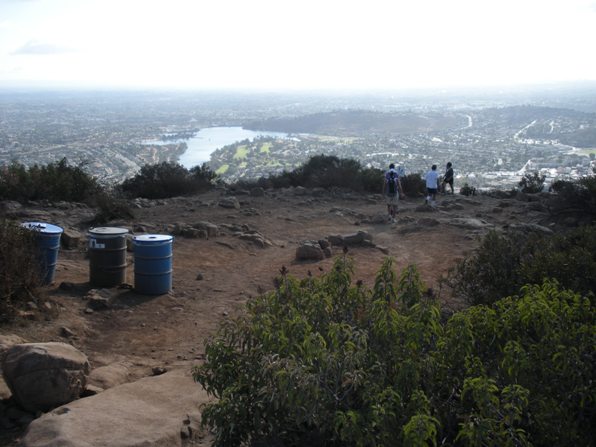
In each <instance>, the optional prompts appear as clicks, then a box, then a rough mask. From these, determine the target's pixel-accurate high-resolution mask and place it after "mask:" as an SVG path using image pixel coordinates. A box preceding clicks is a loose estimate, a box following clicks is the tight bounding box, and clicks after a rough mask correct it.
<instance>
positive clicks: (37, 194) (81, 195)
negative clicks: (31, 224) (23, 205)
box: [0, 158, 101, 202]
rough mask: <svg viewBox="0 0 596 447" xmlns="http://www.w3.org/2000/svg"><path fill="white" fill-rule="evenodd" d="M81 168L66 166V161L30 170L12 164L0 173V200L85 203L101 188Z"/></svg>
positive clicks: (20, 165)
mask: <svg viewBox="0 0 596 447" xmlns="http://www.w3.org/2000/svg"><path fill="white" fill-rule="evenodd" d="M83 168H84V165H80V166H70V165H69V164H68V161H67V159H66V158H63V159H62V160H60V161H59V162H55V163H50V164H48V165H45V166H38V165H34V166H32V167H30V168H27V167H25V166H24V165H22V164H19V163H17V162H13V163H11V164H10V165H9V166H7V167H5V168H4V169H3V170H0V199H3V200H18V201H21V202H23V201H28V200H44V199H45V200H52V201H67V202H85V201H87V200H89V199H90V198H91V197H93V196H94V195H95V194H96V193H97V192H98V191H100V190H101V187H100V186H99V184H98V183H97V181H96V180H95V179H94V178H93V177H91V176H90V175H89V174H87V173H86V172H85V170H84V169H83Z"/></svg>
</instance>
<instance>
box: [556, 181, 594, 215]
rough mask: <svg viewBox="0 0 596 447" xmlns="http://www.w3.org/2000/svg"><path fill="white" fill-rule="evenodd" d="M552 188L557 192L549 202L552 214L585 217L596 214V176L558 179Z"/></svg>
mask: <svg viewBox="0 0 596 447" xmlns="http://www.w3.org/2000/svg"><path fill="white" fill-rule="evenodd" d="M551 188H552V190H553V191H554V192H555V193H556V194H555V196H554V197H553V198H552V199H551V200H550V204H549V205H550V212H551V214H553V215H567V214H577V215H579V216H582V217H583V218H584V219H593V218H594V217H595V216H596V176H591V177H584V178H581V179H579V180H576V181H572V182H570V181H564V180H557V181H555V182H554V183H553V184H552V186H551Z"/></svg>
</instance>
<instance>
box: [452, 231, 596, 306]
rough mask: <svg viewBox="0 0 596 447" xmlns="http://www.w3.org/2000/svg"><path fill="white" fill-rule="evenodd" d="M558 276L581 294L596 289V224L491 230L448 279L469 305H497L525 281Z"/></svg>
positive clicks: (455, 292)
mask: <svg viewBox="0 0 596 447" xmlns="http://www.w3.org/2000/svg"><path fill="white" fill-rule="evenodd" d="M544 278H555V279H557V281H559V283H560V284H562V285H563V286H564V287H567V288H570V289H572V290H575V291H577V292H579V293H584V294H585V293H589V292H591V291H594V290H596V227H595V226H588V227H580V228H577V229H575V230H573V231H571V232H569V233H567V234H561V235H550V236H549V235H544V234H539V233H531V234H527V233H524V232H519V231H512V232H509V233H498V232H496V231H491V232H490V233H488V234H487V235H486V236H485V237H484V239H483V240H482V242H481V244H480V246H479V247H478V248H477V249H476V250H475V251H474V252H473V254H472V255H471V256H468V257H467V258H466V259H464V260H463V261H461V262H459V263H458V264H457V265H456V267H455V268H454V269H452V270H451V271H450V272H449V274H448V277H447V279H446V283H447V285H448V286H450V287H451V288H452V290H453V293H454V294H455V295H456V296H458V297H460V298H462V299H463V300H464V301H465V302H467V303H468V304H472V305H475V304H492V303H494V302H495V301H497V300H498V299H500V298H501V297H503V296H509V295H514V294H516V293H518V292H519V290H520V288H521V287H522V286H523V285H525V284H540V283H541V282H542V281H543V280H544Z"/></svg>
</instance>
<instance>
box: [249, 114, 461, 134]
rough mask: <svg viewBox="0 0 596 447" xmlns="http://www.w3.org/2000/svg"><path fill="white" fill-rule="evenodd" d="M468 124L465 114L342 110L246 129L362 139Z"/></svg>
mask: <svg viewBox="0 0 596 447" xmlns="http://www.w3.org/2000/svg"><path fill="white" fill-rule="evenodd" d="M466 124H467V120H466V117H465V116H464V115H462V114H452V113H436V112H431V113H413V112H402V113H381V112H372V111H366V110H339V111H334V112H325V113H314V114H311V115H304V116H298V117H282V118H270V119H265V120H259V121H250V122H248V123H245V124H244V125H243V127H244V128H246V129H251V130H268V131H277V132H287V133H312V134H319V135H337V136H362V135H363V134H371V133H377V134H393V133H400V134H404V133H425V132H433V131H442V130H449V129H457V128H460V127H464V126H465V125H466Z"/></svg>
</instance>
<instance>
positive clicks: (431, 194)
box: [425, 165, 439, 206]
mask: <svg viewBox="0 0 596 447" xmlns="http://www.w3.org/2000/svg"><path fill="white" fill-rule="evenodd" d="M438 189H439V173H438V172H437V165H432V167H431V168H430V171H428V172H427V173H426V201H425V203H427V204H430V205H431V206H435V199H436V197H437V191H438Z"/></svg>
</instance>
